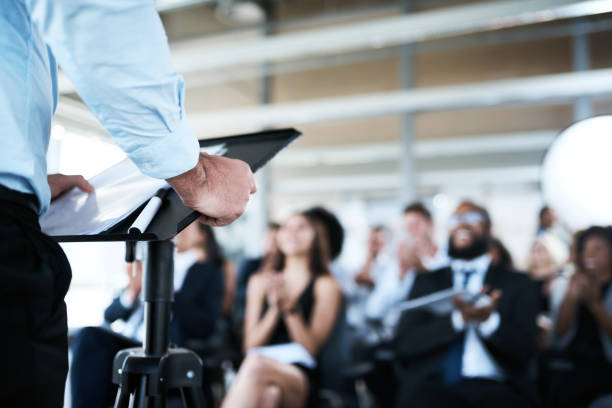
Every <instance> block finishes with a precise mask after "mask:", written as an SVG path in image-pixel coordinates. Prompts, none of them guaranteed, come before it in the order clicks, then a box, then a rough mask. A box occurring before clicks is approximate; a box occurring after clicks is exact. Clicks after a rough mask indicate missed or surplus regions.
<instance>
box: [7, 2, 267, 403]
mask: <svg viewBox="0 0 612 408" xmlns="http://www.w3.org/2000/svg"><path fill="white" fill-rule="evenodd" d="M56 61H57V63H59V64H60V65H61V67H62V69H63V71H64V72H65V73H66V75H67V76H68V77H69V78H70V80H71V81H72V83H73V84H74V86H75V88H76V90H77V91H78V93H79V95H80V96H81V97H82V99H83V101H84V102H85V103H86V104H87V106H88V107H89V108H90V109H91V111H92V112H93V113H94V114H95V116H96V117H97V119H98V120H99V121H100V123H101V124H102V125H103V126H104V127H105V129H106V130H107V131H108V132H109V133H110V134H111V135H112V136H113V138H114V140H115V142H116V143H117V144H118V145H119V146H120V147H121V148H122V149H123V150H124V151H125V152H126V153H127V155H128V156H129V157H130V159H132V161H134V163H135V164H136V165H137V166H138V167H139V168H140V170H141V171H142V172H143V173H145V174H147V175H149V176H151V177H155V178H159V179H166V180H167V181H168V183H169V184H170V185H171V186H172V187H173V188H174V189H175V190H176V192H177V193H178V195H179V196H180V197H181V199H182V200H183V203H184V204H185V205H187V206H188V207H190V208H192V209H194V210H196V211H198V212H200V213H201V214H202V217H201V219H200V220H201V221H203V222H205V223H208V224H211V225H225V224H228V223H230V222H232V221H233V220H234V219H236V218H237V217H238V216H240V215H241V214H242V212H243V211H244V209H245V206H246V203H247V201H248V199H249V195H250V194H251V193H254V192H255V183H254V179H253V175H252V174H251V172H250V170H249V168H248V165H247V164H246V163H244V162H241V161H238V160H231V159H226V158H222V157H211V156H208V155H205V154H200V153H199V146H198V142H197V139H196V137H195V135H194V133H193V131H192V129H191V128H190V126H189V124H188V122H187V118H186V115H185V112H184V108H183V98H184V85H183V80H182V78H181V77H180V76H179V75H177V74H176V73H175V72H174V71H173V69H172V67H171V64H170V52H169V48H168V44H167V39H166V35H165V33H164V30H163V27H162V25H161V21H160V19H159V16H158V15H157V13H156V11H155V8H154V5H153V1H152V0H78V1H76V0H4V1H3V2H2V6H0V130H1V132H0V248H1V250H0V288H2V291H3V299H2V302H3V303H2V305H1V306H0V312H1V313H0V316H1V317H0V325H1V327H2V329H3V332H4V333H6V335H5V336H4V337H5V338H9V339H8V340H5V341H7V342H8V343H7V344H3V347H2V349H3V350H7V349H10V351H11V352H10V356H9V359H8V365H5V369H4V370H3V371H4V372H7V373H10V374H9V380H7V381H4V379H3V381H2V382H0V384H1V385H0V406H13V407H15V406H27V407H38V406H61V405H62V395H63V385H64V381H65V376H66V369H67V361H66V360H67V353H66V314H65V306H64V302H63V297H64V295H65V293H66V290H67V288H68V285H69V283H70V268H69V266H68V264H67V262H66V259H65V256H64V255H63V253H62V252H61V249H60V248H59V246H57V244H56V243H54V242H53V241H51V240H50V239H49V238H48V237H46V236H44V235H43V234H42V233H41V232H40V227H39V226H38V219H37V218H38V216H39V215H41V214H43V213H44V212H45V211H46V210H47V208H48V207H49V203H50V201H51V199H53V198H54V197H56V196H58V195H60V194H61V193H63V192H65V191H67V190H69V189H71V188H73V187H75V186H76V187H79V188H81V189H83V190H85V191H91V186H90V185H89V184H88V183H87V182H86V181H85V180H84V179H83V178H82V177H80V176H64V175H53V176H49V178H47V174H46V173H47V168H46V167H47V166H46V161H45V157H46V151H47V146H48V142H49V135H50V127H51V117H52V115H53V112H54V111H55V108H56V105H57V65H56V64H57V63H56ZM230 181H231V182H230Z"/></svg>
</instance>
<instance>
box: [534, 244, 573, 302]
mask: <svg viewBox="0 0 612 408" xmlns="http://www.w3.org/2000/svg"><path fill="white" fill-rule="evenodd" d="M568 257H569V251H568V249H567V247H566V246H565V244H564V243H562V242H561V241H559V239H558V238H557V237H556V236H554V235H552V234H548V233H544V234H541V235H539V236H538V237H537V238H536V239H535V240H534V241H533V244H532V245H531V250H530V251H529V260H528V266H527V267H528V272H529V276H530V277H531V279H533V280H534V281H535V282H536V283H537V286H538V290H539V293H540V311H542V312H548V311H550V295H551V290H552V283H553V282H554V280H555V278H556V277H557V276H558V275H559V271H560V270H561V268H562V267H563V266H564V265H565V263H566V262H567V260H568Z"/></svg>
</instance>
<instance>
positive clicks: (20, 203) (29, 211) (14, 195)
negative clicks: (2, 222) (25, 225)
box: [0, 185, 39, 223]
mask: <svg viewBox="0 0 612 408" xmlns="http://www.w3.org/2000/svg"><path fill="white" fill-rule="evenodd" d="M12 209H14V210H17V211H16V212H17V214H14V215H15V216H19V215H21V216H23V215H25V216H26V217H27V218H28V219H27V220H23V221H26V222H27V221H34V220H35V222H36V223H38V211H39V207H38V198H36V196H35V195H33V194H26V193H20V192H19V191H15V190H11V189H9V188H6V187H4V186H2V185H0V212H6V213H8V212H12V211H11V210H12ZM3 210H4V211H3ZM24 210H25V211H24ZM24 212H25V214H24Z"/></svg>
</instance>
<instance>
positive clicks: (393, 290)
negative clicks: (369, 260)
mask: <svg viewBox="0 0 612 408" xmlns="http://www.w3.org/2000/svg"><path fill="white" fill-rule="evenodd" d="M396 258H397V259H396V260H395V262H392V263H389V266H388V268H387V269H385V270H383V271H381V274H380V276H379V277H378V279H377V280H376V283H375V285H374V289H373V290H372V293H371V294H370V295H369V296H368V298H367V300H366V304H365V315H366V318H367V319H368V320H378V321H382V320H383V319H384V318H385V316H387V314H388V313H389V312H390V311H391V309H393V306H395V305H397V304H398V303H400V302H402V301H404V300H406V299H407V298H408V295H409V294H410V290H411V289H412V285H413V283H414V280H415V278H416V276H417V274H418V273H421V272H423V271H424V267H423V265H422V264H421V257H420V251H419V247H418V246H417V245H416V243H415V242H410V243H409V242H406V241H403V242H401V243H399V244H398V247H397V257H396Z"/></svg>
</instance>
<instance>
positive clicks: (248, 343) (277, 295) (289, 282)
mask: <svg viewBox="0 0 612 408" xmlns="http://www.w3.org/2000/svg"><path fill="white" fill-rule="evenodd" d="M277 239H278V248H279V250H278V254H277V257H276V260H275V262H274V266H273V268H271V269H269V270H264V271H262V272H261V273H258V274H255V275H254V276H253V277H252V278H251V279H250V281H249V286H248V291H247V306H246V314H245V331H244V349H245V351H246V352H247V356H246V358H245V360H244V362H243V364H242V366H241V367H240V371H239V372H238V375H237V377H236V380H235V382H234V384H233V385H232V387H231V388H230V390H229V393H228V395H227V397H226V399H225V401H224V403H223V407H225V408H233V407H236V408H248V407H290V408H299V407H303V406H306V405H307V404H311V403H312V401H313V397H314V396H315V393H316V381H317V370H316V367H315V366H313V365H312V364H309V363H307V362H305V361H304V360H308V359H307V358H306V359H302V358H298V359H291V358H288V356H287V355H288V354H290V353H277V354H275V353H274V352H270V348H266V347H265V346H272V345H289V347H290V349H291V350H293V351H294V352H295V351H297V354H300V355H304V354H306V356H308V355H309V356H310V357H312V360H316V356H317V355H318V353H319V351H320V350H321V348H322V347H323V346H324V345H325V343H326V342H327V340H328V337H329V335H330V333H331V332H332V329H333V327H334V324H335V321H336V316H337V315H338V311H339V309H340V305H341V299H342V295H341V292H340V289H339V286H338V284H337V283H336V281H335V279H334V278H333V277H332V276H331V275H330V273H329V254H328V252H329V245H328V242H327V234H326V231H325V228H324V226H323V225H322V223H321V221H320V220H318V219H316V218H315V217H312V215H309V214H308V213H297V214H294V215H293V216H291V217H289V218H288V219H287V220H286V221H285V223H284V224H283V225H282V226H281V228H280V230H279V231H278V238H277ZM264 350H266V352H264ZM285 350H287V349H285ZM264 354H265V356H264ZM291 354H295V353H291Z"/></svg>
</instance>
